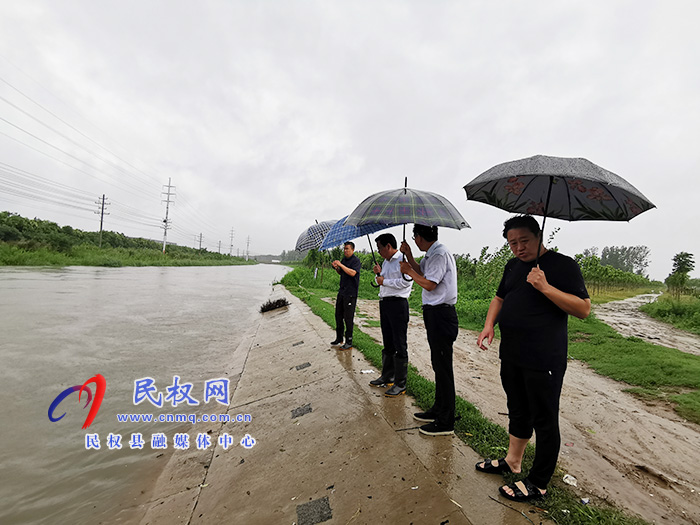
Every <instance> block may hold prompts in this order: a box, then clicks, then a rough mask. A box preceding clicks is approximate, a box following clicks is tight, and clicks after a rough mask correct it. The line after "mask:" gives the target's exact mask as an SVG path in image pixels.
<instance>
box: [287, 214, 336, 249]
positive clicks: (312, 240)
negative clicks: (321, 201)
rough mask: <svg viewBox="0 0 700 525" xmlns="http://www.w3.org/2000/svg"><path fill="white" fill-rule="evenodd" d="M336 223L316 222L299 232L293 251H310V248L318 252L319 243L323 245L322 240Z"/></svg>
mask: <svg viewBox="0 0 700 525" xmlns="http://www.w3.org/2000/svg"><path fill="white" fill-rule="evenodd" d="M336 222H337V221H323V222H318V221H316V223H315V224H312V225H311V226H309V227H308V228H306V229H305V230H304V231H303V232H301V235H299V238H298V239H297V245H296V246H295V247H294V249H295V250H297V251H299V252H303V251H306V250H311V249H312V248H313V249H315V250H318V249H319V248H320V247H321V243H323V238H324V237H325V236H326V234H327V233H328V231H329V230H330V229H331V227H332V226H333V225H334V224H335V223H336Z"/></svg>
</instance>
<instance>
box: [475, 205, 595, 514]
mask: <svg viewBox="0 0 700 525" xmlns="http://www.w3.org/2000/svg"><path fill="white" fill-rule="evenodd" d="M503 237H505V238H506V239H507V241H508V245H509V246H510V249H511V250H512V252H513V255H515V258H513V259H511V260H510V261H508V263H507V264H506V267H505V269H504V272H503V277H502V279H501V283H500V285H499V287H498V291H497V292H496V296H495V297H494V298H493V300H492V301H491V304H490V306H489V310H488V313H487V315H486V322H485V324H484V329H483V331H482V332H481V334H479V337H478V339H477V342H476V344H477V345H478V346H479V348H481V349H482V350H486V349H487V347H486V346H485V345H484V341H485V340H487V341H488V343H489V344H491V342H492V341H493V338H494V325H495V324H496V323H497V322H498V323H499V326H500V328H501V345H500V350H499V356H500V358H501V383H502V384H503V389H504V390H505V392H506V397H507V404H508V419H509V424H508V433H509V436H510V437H509V445H508V452H507V454H506V457H505V458H502V459H498V460H491V459H486V460H484V461H482V462H480V463H477V464H476V469H477V470H478V471H480V472H485V473H488V474H501V473H504V472H505V473H510V472H512V473H515V474H517V473H520V472H521V463H522V459H523V455H524V453H525V447H526V446H527V443H528V442H529V440H530V438H531V436H532V432H533V430H534V432H535V433H536V434H537V447H536V451H535V460H534V462H533V465H532V468H531V469H530V472H529V474H528V476H527V477H526V478H525V479H523V480H522V481H518V482H516V483H512V484H510V485H504V486H502V487H500V488H499V491H500V492H501V494H502V495H503V496H505V497H506V498H508V499H511V500H514V501H526V500H530V499H533V498H540V497H543V496H544V495H545V494H546V492H547V490H546V489H547V484H548V483H549V481H550V479H551V478H552V475H553V474H554V469H555V466H556V463H557V457H558V455H559V446H560V442H561V437H560V434H559V397H560V395H561V388H562V383H563V380H564V372H565V371H566V358H567V342H568V336H567V320H568V316H569V315H573V316H576V317H578V318H579V319H583V318H585V317H587V316H588V314H589V313H590V311H591V301H590V299H589V298H588V292H587V291H586V286H585V284H584V281H583V277H582V276H581V270H580V269H579V267H578V264H576V261H574V260H573V259H571V258H570V257H567V256H565V255H562V254H559V253H557V252H553V251H548V250H546V249H545V248H544V246H542V241H541V233H540V227H539V224H538V223H537V221H536V220H535V219H534V218H533V217H531V216H529V215H519V216H515V217H511V218H510V219H508V220H507V221H506V222H505V223H504V228H503ZM538 254H539V259H537V258H538Z"/></svg>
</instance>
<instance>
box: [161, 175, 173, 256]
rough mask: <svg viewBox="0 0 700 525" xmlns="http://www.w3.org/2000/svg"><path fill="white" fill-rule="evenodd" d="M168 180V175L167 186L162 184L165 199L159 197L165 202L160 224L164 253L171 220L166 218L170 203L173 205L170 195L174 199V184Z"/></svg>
mask: <svg viewBox="0 0 700 525" xmlns="http://www.w3.org/2000/svg"><path fill="white" fill-rule="evenodd" d="M170 181H171V178H170V177H168V184H167V186H163V189H164V191H162V192H161V194H162V195H165V200H162V199H161V202H164V203H165V219H163V226H161V227H162V228H163V254H165V244H166V241H167V240H168V230H169V229H170V223H171V222H172V221H171V220H170V219H168V212H169V211H170V203H171V202H172V204H173V206H175V202H174V200H173V201H171V200H170V197H172V198H173V199H175V186H171V185H170Z"/></svg>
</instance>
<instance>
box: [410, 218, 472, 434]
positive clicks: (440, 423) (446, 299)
mask: <svg viewBox="0 0 700 525" xmlns="http://www.w3.org/2000/svg"><path fill="white" fill-rule="evenodd" d="M413 240H414V241H415V243H416V246H418V249H419V250H421V251H423V252H425V257H423V259H422V260H421V262H420V264H418V263H417V262H416V260H415V259H414V257H413V254H412V253H411V247H410V246H409V245H408V243H407V242H406V241H403V242H402V243H401V252H403V253H404V254H405V255H406V259H407V262H406V261H402V262H401V272H402V273H404V274H406V275H408V276H409V277H412V278H413V280H414V281H415V282H416V284H418V285H419V286H420V287H421V288H423V321H424V322H425V331H426V334H427V336H428V344H429V345H430V359H431V362H432V365H433V371H434V372H435V404H434V405H433V406H432V408H430V410H428V411H427V412H418V413H417V414H414V415H413V417H414V418H415V419H417V420H418V421H423V422H426V423H427V424H426V425H423V426H422V427H420V432H421V433H422V434H426V435H428V436H443V435H450V434H454V423H455V380H454V371H453V368H452V345H453V343H454V342H455V340H456V339H457V334H458V333H459V324H458V320H457V312H456V310H455V303H456V302H457V268H456V265H455V259H454V257H453V256H452V254H451V253H450V252H449V250H448V249H447V248H446V247H445V246H444V245H443V244H442V243H440V242H438V229H437V226H424V225H422V224H415V225H414V227H413Z"/></svg>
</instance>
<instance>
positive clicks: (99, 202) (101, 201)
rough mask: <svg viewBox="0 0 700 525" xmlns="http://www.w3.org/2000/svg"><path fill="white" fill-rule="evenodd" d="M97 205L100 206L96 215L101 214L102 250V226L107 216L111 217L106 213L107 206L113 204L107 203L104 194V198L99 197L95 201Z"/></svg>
mask: <svg viewBox="0 0 700 525" xmlns="http://www.w3.org/2000/svg"><path fill="white" fill-rule="evenodd" d="M95 204H97V205H98V206H99V209H98V210H97V211H96V212H95V213H99V214H100V246H99V247H100V248H102V224H103V223H104V218H105V215H109V213H106V212H105V206H109V205H110V204H111V203H110V202H106V200H105V195H104V193H103V194H102V198H100V197H98V198H97V200H96V201H95Z"/></svg>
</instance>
